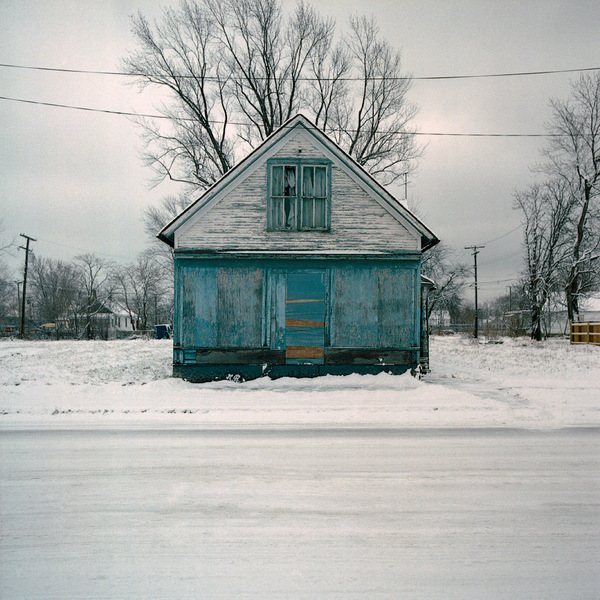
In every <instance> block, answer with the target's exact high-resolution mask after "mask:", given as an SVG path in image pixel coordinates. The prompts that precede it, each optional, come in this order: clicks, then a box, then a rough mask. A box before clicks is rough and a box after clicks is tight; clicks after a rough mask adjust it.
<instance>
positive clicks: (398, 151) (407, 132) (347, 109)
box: [330, 16, 421, 184]
mask: <svg viewBox="0 0 600 600" xmlns="http://www.w3.org/2000/svg"><path fill="white" fill-rule="evenodd" d="M345 46H346V50H347V53H348V55H349V57H350V61H351V64H352V66H353V72H354V73H355V75H356V82H355V85H354V86H352V87H351V88H350V90H349V92H350V93H346V94H344V95H340V96H339V97H338V99H337V100H338V101H337V102H336V104H335V105H334V116H333V120H332V121H330V122H331V123H332V124H331V132H332V134H333V135H334V139H335V140H336V141H337V143H338V144H339V145H340V146H341V147H342V148H344V149H345V150H346V151H347V152H348V154H350V155H351V156H352V157H353V158H354V159H355V160H356V161H357V162H358V164H359V165H361V166H363V167H365V168H366V169H367V171H369V172H370V173H371V175H373V176H374V177H376V178H378V179H380V180H381V181H382V183H384V184H389V183H392V182H393V181H395V180H396V179H398V177H400V176H401V175H402V174H404V173H408V172H409V171H411V170H412V168H413V166H414V165H413V163H414V161H415V160H416V159H417V158H419V156H420V155H421V149H420V148H419V147H418V145H417V143H416V140H415V129H414V128H413V127H412V126H411V121H412V120H413V118H414V117H415V115H416V112H417V108H416V106H415V105H414V104H410V103H409V102H408V100H407V94H408V91H409V89H410V86H411V79H410V77H409V76H407V75H403V73H402V66H401V65H402V63H401V56H400V52H398V51H396V50H394V49H393V48H392V47H391V46H390V44H389V43H388V42H386V41H382V40H380V39H379V28H378V27H377V25H376V23H375V21H374V20H373V19H372V18H371V19H367V18H366V17H357V16H353V17H351V18H350V35H349V36H348V38H347V40H346V42H345Z"/></svg>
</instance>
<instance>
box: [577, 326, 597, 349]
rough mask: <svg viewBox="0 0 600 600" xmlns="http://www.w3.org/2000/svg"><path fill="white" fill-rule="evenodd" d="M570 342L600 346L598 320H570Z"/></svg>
mask: <svg viewBox="0 0 600 600" xmlns="http://www.w3.org/2000/svg"><path fill="white" fill-rule="evenodd" d="M571 344H595V345H596V346H600V321H580V322H577V323H574V322H571Z"/></svg>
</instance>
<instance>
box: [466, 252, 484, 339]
mask: <svg viewBox="0 0 600 600" xmlns="http://www.w3.org/2000/svg"><path fill="white" fill-rule="evenodd" d="M481 248H485V246H465V250H473V264H474V271H475V326H474V328H473V337H474V338H475V339H477V338H478V337H479V311H478V308H477V255H478V254H479V250H480V249H481Z"/></svg>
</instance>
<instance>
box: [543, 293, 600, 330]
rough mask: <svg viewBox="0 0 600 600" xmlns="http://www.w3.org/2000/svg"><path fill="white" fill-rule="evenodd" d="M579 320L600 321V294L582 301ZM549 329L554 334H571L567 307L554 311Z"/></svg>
mask: <svg viewBox="0 0 600 600" xmlns="http://www.w3.org/2000/svg"><path fill="white" fill-rule="evenodd" d="M579 320H580V321H598V322H600V296H592V297H591V298H586V299H585V300H584V301H583V302H582V303H581V307H580V310H579ZM548 330H549V333H551V334H552V335H569V315H568V313H567V310H566V309H564V310H558V311H552V313H551V317H550V324H549V327H548Z"/></svg>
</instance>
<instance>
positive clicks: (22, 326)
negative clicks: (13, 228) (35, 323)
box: [19, 233, 37, 339]
mask: <svg viewBox="0 0 600 600" xmlns="http://www.w3.org/2000/svg"><path fill="white" fill-rule="evenodd" d="M20 236H21V237H23V238H25V239H26V240H27V241H26V242H25V246H19V248H21V249H22V250H25V269H24V271H23V296H22V298H21V331H20V333H21V339H25V295H26V294H27V266H28V264H29V242H37V240H36V239H35V238H32V237H30V236H28V235H25V234H24V233H21V234H20Z"/></svg>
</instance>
